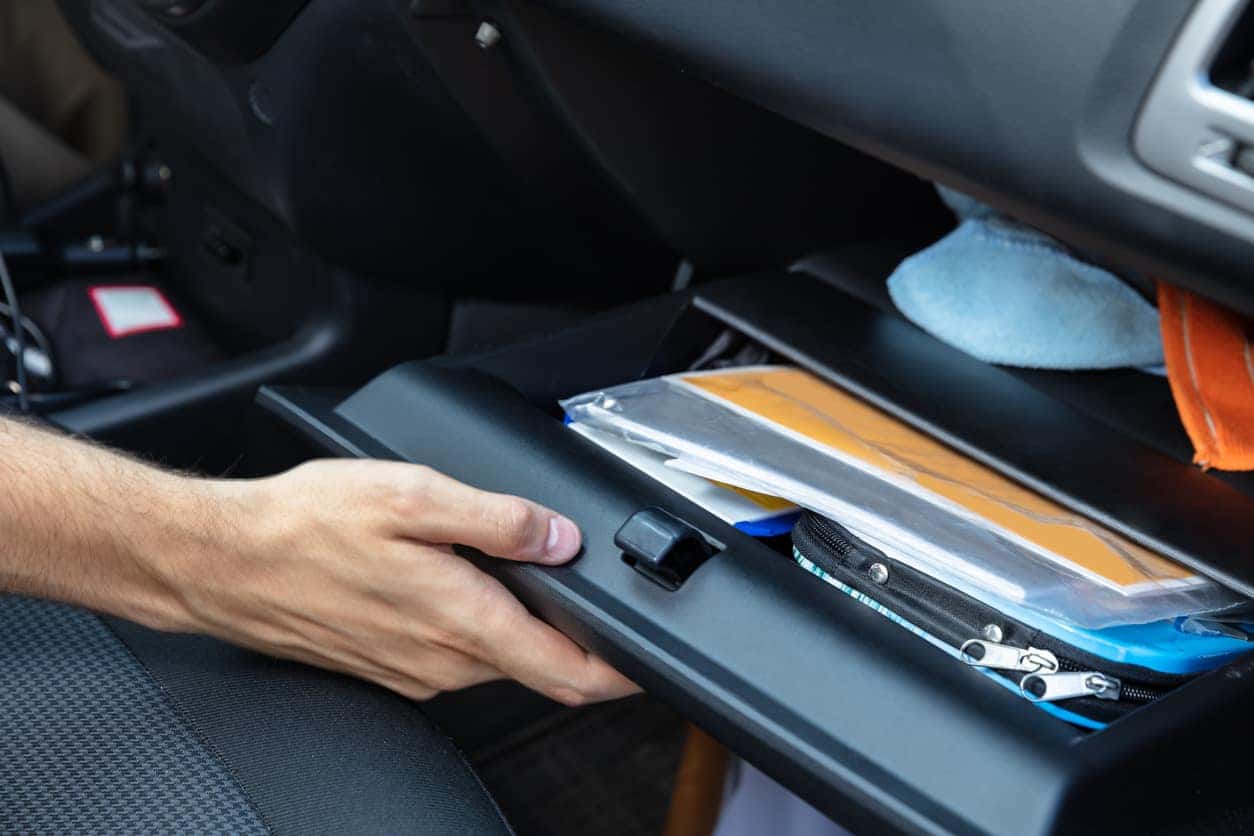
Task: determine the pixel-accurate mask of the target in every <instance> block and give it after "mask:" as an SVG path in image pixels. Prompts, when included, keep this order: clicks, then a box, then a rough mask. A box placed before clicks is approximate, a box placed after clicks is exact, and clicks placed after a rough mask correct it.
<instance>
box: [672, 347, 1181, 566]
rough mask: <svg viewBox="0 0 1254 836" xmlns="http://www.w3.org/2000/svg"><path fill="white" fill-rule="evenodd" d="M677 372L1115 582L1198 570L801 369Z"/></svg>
mask: <svg viewBox="0 0 1254 836" xmlns="http://www.w3.org/2000/svg"><path fill="white" fill-rule="evenodd" d="M681 380H682V381H683V382H684V383H686V384H688V385H689V386H692V387H695V388H696V389H698V390H699V391H701V392H703V393H705V394H706V395H707V396H713V397H715V398H716V399H721V400H723V401H726V402H727V403H729V404H732V405H734V406H735V407H738V408H739V410H740V411H742V412H747V413H750V414H752V415H754V416H757V417H759V418H761V419H762V420H764V421H768V422H771V423H773V424H776V425H778V426H780V427H783V428H785V429H786V430H788V431H791V432H792V433H794V434H796V435H799V436H801V437H803V438H804V439H808V440H809V441H811V442H814V443H817V444H819V445H822V446H825V447H829V448H832V449H833V450H837V451H839V452H840V453H843V454H845V455H846V456H849V457H852V458H855V459H858V460H860V461H862V462H865V463H867V464H869V465H873V466H875V467H876V468H879V469H881V470H884V471H887V472H889V473H892V474H896V475H897V476H898V477H900V478H902V479H907V480H910V481H912V482H914V483H915V484H916V485H918V486H919V487H921V488H923V489H925V490H926V491H927V492H929V493H931V494H933V495H934V496H936V497H940V498H942V499H943V500H948V501H949V502H952V503H955V504H957V505H959V506H961V507H962V508H965V509H967V510H968V511H971V512H973V513H975V514H977V515H978V516H980V517H982V518H984V519H986V520H988V521H989V522H990V523H992V524H993V525H994V526H995V527H997V528H1000V529H1002V530H1004V531H1006V532H1010V533H1011V534H1014V535H1017V536H1018V537H1020V538H1022V539H1024V540H1027V541H1029V542H1030V543H1032V544H1035V545H1036V546H1038V547H1040V548H1041V549H1044V550H1046V551H1049V552H1051V553H1053V554H1054V555H1056V556H1057V557H1058V558H1061V559H1062V560H1064V561H1070V562H1072V563H1074V564H1075V565H1076V566H1077V567H1080V568H1082V569H1083V570H1086V571H1087V572H1088V573H1090V574H1094V575H1097V576H1099V577H1101V578H1104V579H1106V580H1107V581H1109V582H1110V583H1112V584H1113V585H1115V586H1118V587H1122V588H1131V587H1133V586H1136V585H1139V584H1144V583H1146V582H1147V581H1151V582H1161V581H1170V580H1183V579H1187V578H1192V577H1195V576H1194V575H1193V573H1191V572H1190V571H1188V570H1187V569H1185V568H1184V567H1182V566H1179V565H1178V564H1175V563H1173V562H1171V561H1169V560H1167V559H1165V558H1163V557H1161V556H1159V555H1157V554H1155V553H1154V552H1151V551H1149V550H1148V549H1145V548H1144V547H1142V546H1139V545H1137V544H1136V543H1133V542H1132V541H1130V540H1128V539H1127V538H1125V537H1123V536H1121V535H1119V534H1116V533H1115V532H1113V531H1110V530H1109V529H1107V528H1104V527H1103V526H1101V525H1098V524H1097V523H1094V522H1093V521H1091V520H1089V519H1086V518H1084V517H1081V516H1079V515H1077V514H1074V513H1072V512H1070V511H1068V510H1067V509H1066V508H1064V507H1062V506H1061V505H1059V504H1058V503H1056V502H1053V501H1051V500H1049V499H1047V498H1045V497H1043V496H1041V495H1040V494H1038V493H1036V492H1035V491H1032V490H1030V489H1028V488H1025V487H1023V486H1022V485H1020V484H1018V483H1017V482H1014V481H1012V480H1011V479H1009V478H1007V477H1005V476H1002V475H1001V474H1000V473H998V472H996V471H995V470H992V469H991V468H989V467H986V466H984V465H982V464H980V463H979V462H976V461H974V460H972V459H970V458H968V457H967V456H964V455H963V454H961V453H959V452H957V451H955V450H953V449H951V448H949V447H947V446H946V445H945V444H943V443H941V442H940V441H937V440H936V439H934V438H932V437H931V436H928V435H926V434H924V433H922V432H919V431H918V430H916V429H914V428H912V427H910V426H909V425H907V424H906V423H904V422H903V421H900V420H898V419H897V418H894V417H892V416H891V415H888V414H886V413H884V412H883V411H881V410H880V409H878V408H876V407H874V406H872V405H871V404H868V403H866V402H865V401H863V400H861V399H859V398H857V397H855V396H853V395H851V394H849V393H847V392H845V391H843V390H841V389H839V388H837V387H835V386H833V385H831V384H829V383H827V382H825V381H823V380H820V379H819V378H817V377H815V376H814V375H812V374H810V373H809V372H806V371H804V370H802V369H795V368H760V369H741V370H735V371H727V372H718V373H703V374H694V375H686V376H681Z"/></svg>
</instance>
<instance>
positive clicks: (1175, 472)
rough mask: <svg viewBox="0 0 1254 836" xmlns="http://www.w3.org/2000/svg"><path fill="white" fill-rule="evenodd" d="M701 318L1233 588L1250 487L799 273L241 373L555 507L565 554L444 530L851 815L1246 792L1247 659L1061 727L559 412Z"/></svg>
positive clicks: (981, 818)
mask: <svg viewBox="0 0 1254 836" xmlns="http://www.w3.org/2000/svg"><path fill="white" fill-rule="evenodd" d="M716 342H717V343H719V344H721V345H723V346H724V347H728V346H730V347H732V348H733V349H734V348H735V347H736V346H738V345H748V346H751V347H753V348H754V350H755V351H756V352H757V353H758V354H759V355H765V356H766V357H767V358H768V359H771V360H778V361H782V362H789V363H793V364H796V365H798V366H801V367H804V368H806V369H809V370H810V371H812V372H814V373H815V374H817V375H819V376H820V377H823V378H825V379H827V380H829V381H831V382H833V383H836V384H838V385H839V386H841V387H843V388H845V389H846V390H848V391H851V392H853V393H855V394H857V395H858V396H860V397H862V398H864V399H866V400H867V401H869V402H871V403H872V404H874V405H876V406H878V407H879V408H881V409H883V410H885V411H887V412H889V413H890V414H892V415H894V416H896V417H898V418H900V419H902V420H904V421H906V422H908V423H909V424H911V425H913V426H915V427H917V428H921V429H923V430H925V431H927V432H929V433H931V434H933V435H934V436H936V437H938V438H939V439H941V440H942V441H944V442H945V443H947V444H949V445H950V446H952V447H954V448H956V449H957V450H959V451H960V452H962V453H965V454H966V455H968V456H971V457H973V458H975V459H976V460H978V461H980V462H981V463H983V464H985V465H988V466H990V467H992V468H994V469H996V470H998V471H1000V472H1002V473H1005V474H1007V475H1010V476H1012V477H1013V478H1015V479H1017V480H1018V481H1020V482H1022V483H1023V484H1025V485H1027V486H1029V487H1031V488H1033V489H1034V490H1036V491H1038V492H1040V493H1042V494H1044V495H1046V496H1048V497H1050V498H1051V499H1054V500H1055V501H1057V502H1060V503H1062V504H1063V505H1065V506H1067V507H1069V508H1071V509H1073V510H1076V511H1079V512H1081V513H1083V514H1085V515H1087V516H1089V517H1091V518H1093V519H1095V520H1098V521H1099V522H1101V523H1103V524H1104V525H1107V526H1109V527H1111V528H1113V529H1115V530H1116V531H1119V532H1120V533H1122V534H1123V535H1125V536H1127V537H1129V538H1131V539H1133V540H1135V541H1137V542H1139V543H1141V544H1143V545H1145V546H1147V547H1149V548H1152V549H1154V550H1156V551H1158V552H1160V553H1162V554H1164V555H1167V556H1169V557H1171V558H1172V559H1174V560H1176V561H1178V562H1180V563H1183V564H1185V565H1187V566H1190V567H1192V568H1194V569H1196V570H1198V571H1199V572H1201V573H1203V574H1206V575H1208V576H1210V577H1212V578H1214V579H1216V580H1219V581H1221V582H1222V583H1224V584H1226V585H1228V586H1229V587H1231V588H1233V589H1235V590H1238V591H1240V592H1243V593H1245V594H1251V593H1252V592H1254V560H1251V559H1250V558H1251V557H1254V555H1251V554H1250V551H1251V548H1250V545H1249V544H1250V543H1254V513H1251V512H1252V511H1254V498H1252V497H1251V496H1250V495H1249V494H1247V493H1246V492H1245V491H1244V490H1243V489H1242V486H1241V485H1239V484H1233V483H1229V482H1226V481H1223V480H1221V479H1217V478H1215V477H1213V476H1210V475H1208V474H1204V473H1201V472H1199V471H1197V470H1196V469H1195V468H1193V467H1191V466H1190V465H1189V464H1188V463H1187V461H1181V460H1178V459H1175V458H1173V457H1171V456H1169V455H1167V454H1165V453H1163V452H1161V451H1160V450H1158V449H1155V448H1154V447H1152V446H1151V445H1148V444H1145V443H1143V442H1142V441H1139V440H1136V439H1135V438H1133V437H1131V436H1130V435H1128V434H1127V433H1125V432H1123V431H1121V430H1120V429H1118V428H1117V426H1116V423H1117V422H1112V421H1107V420H1100V419H1099V418H1097V417H1094V415H1093V414H1090V413H1088V412H1086V411H1085V410H1084V409H1080V408H1077V407H1076V406H1075V405H1074V404H1073V403H1068V402H1067V401H1065V400H1063V399H1061V398H1059V397H1056V396H1055V395H1054V394H1051V393H1050V392H1049V391H1047V390H1046V389H1045V388H1044V387H1043V386H1039V385H1034V383H1033V382H1032V381H1031V380H1030V378H1029V377H1025V376H1022V375H1019V374H1016V373H1014V372H1011V371H1009V370H1006V369H1001V368H997V367H992V366H988V365H985V364H983V363H981V362H979V361H977V360H974V359H972V358H969V357H967V356H966V355H963V354H961V353H959V352H958V351H956V350H954V349H951V348H949V347H947V346H945V345H943V344H941V343H939V342H937V341H936V340H934V339H933V338H931V337H929V336H927V335H926V334H924V333H922V332H920V331H919V330H917V329H916V328H914V327H913V326H911V325H909V324H908V323H906V322H904V321H903V320H901V319H899V318H897V317H896V316H894V315H892V314H889V313H886V312H884V311H881V310H878V309H877V308H876V307H875V306H874V305H871V304H868V303H866V302H864V301H860V300H859V299H857V298H855V297H854V296H851V295H849V294H848V293H846V292H844V291H842V290H841V289H840V288H838V287H836V286H834V285H833V283H832V282H831V281H824V280H820V279H819V278H817V277H815V276H812V275H807V274H803V273H791V274H783V273H781V274H778V275H759V276H751V277H746V278H743V279H735V280H730V281H726V282H721V283H716V284H711V285H707V286H703V287H699V288H697V289H695V290H693V291H690V292H686V293H680V294H674V295H671V296H667V297H662V298H659V299H655V300H651V301H647V302H644V303H640V304H637V305H634V306H632V307H630V308H626V309H623V310H621V311H618V312H616V313H611V314H608V315H606V316H602V317H599V318H595V319H591V320H589V321H588V322H586V323H585V324H583V325H581V326H579V327H577V328H574V329H571V330H569V331H564V332H559V333H555V334H551V335H548V336H546V337H544V338H541V339H537V340H533V341H530V342H527V343H524V344H521V345H518V346H514V347H511V348H508V349H504V350H499V351H494V352H491V353H487V354H482V355H478V356H473V357H452V358H449V357H446V358H439V359H436V360H430V361H425V362H415V363H409V364H405V365H402V366H398V367H396V368H393V369H392V370H390V371H388V372H386V373H385V374H383V375H381V376H379V377H378V378H376V379H375V380H374V381H372V382H371V383H370V384H368V385H367V386H365V387H363V388H362V389H360V390H358V391H356V392H354V393H351V394H348V395H344V394H343V393H335V392H329V391H322V390H311V389H282V388H278V389H264V390H263V391H262V393H261V395H260V404H261V406H262V407H263V409H264V410H265V411H266V412H267V413H268V415H269V416H270V417H271V418H272V419H273V420H274V421H276V422H277V423H278V425H280V426H281V427H284V428H286V429H287V430H288V431H291V432H292V433H293V434H294V435H295V436H297V437H299V438H300V439H302V443H303V445H304V446H305V448H306V451H307V453H309V454H321V455H326V454H332V455H340V456H371V457H381V458H393V459H401V460H407V461H413V462H419V463H422V464H425V465H428V466H431V467H433V468H436V469H438V470H441V471H443V472H446V473H448V474H449V475H451V476H453V477H455V478H458V479H461V480H463V481H466V482H468V483H470V484H473V485H475V486H477V487H480V488H484V489H488V490H494V491H504V492H509V493H516V494H520V495H523V496H527V497H529V498H531V499H534V500H535V501H537V502H540V503H543V504H546V505H548V506H550V507H552V508H554V509H555V510H558V511H560V512H562V513H564V514H567V515H569V516H570V517H571V518H573V519H574V520H576V521H577V522H578V523H579V525H580V526H581V528H582V530H583V533H584V542H585V547H584V551H583V553H582V554H581V556H580V557H578V558H577V559H576V560H575V561H574V562H573V563H572V564H570V565H569V566H565V567H561V568H556V569H552V568H539V567H534V566H527V565H518V564H514V563H508V562H503V561H502V562H498V561H492V560H490V559H487V558H484V557H483V556H481V555H477V554H473V553H467V557H468V559H470V560H473V561H475V562H476V563H477V564H478V565H480V566H481V567H482V568H484V569H485V570H486V571H489V572H490V573H492V574H493V575H495V576H497V577H498V578H500V579H501V580H502V581H503V582H504V583H505V584H506V585H507V586H509V587H510V588H511V589H512V590H513V591H514V592H515V593H516V594H517V595H518V596H519V597H520V598H521V599H522V600H523V601H524V602H525V603H527V604H528V606H530V607H531V608H533V609H534V610H535V611H536V612H537V613H539V614H540V615H541V616H542V617H544V618H545V619H546V620H548V621H550V622H552V623H553V624H555V625H556V626H558V627H559V628H560V629H562V630H564V631H565V632H567V633H569V634H570V635H572V636H574V637H575V638H577V639H578V640H579V641H580V642H581V643H582V644H584V645H585V646H586V647H588V648H589V649H590V650H592V651H594V652H596V653H598V654H601V655H602V656H604V657H606V658H607V659H608V660H609V661H610V662H611V663H613V664H615V665H616V666H618V667H620V668H621V669H622V670H623V671H624V673H626V674H627V675H628V676H630V677H632V678H633V679H634V680H636V681H637V682H639V683H640V684H641V685H642V686H643V687H644V688H645V689H646V690H648V691H650V692H651V693H653V694H655V695H657V696H659V697H660V698H662V699H665V700H667V701H668V702H671V703H672V704H674V705H675V706H676V707H678V708H679V709H680V710H681V711H682V712H684V713H685V714H686V716H688V717H689V718H690V719H691V720H693V721H694V722H695V723H697V724H698V725H700V726H702V727H703V728H705V729H706V730H707V731H709V732H710V733H712V734H713V735H715V736H716V737H718V738H719V739H720V740H721V741H723V742H724V743H726V744H727V745H728V746H729V747H731V748H732V749H733V750H735V751H736V752H738V753H740V754H741V755H743V756H744V757H746V758H747V759H749V760H751V761H752V762H753V763H754V764H755V765H757V766H759V767H760V768H762V769H763V770H764V771H766V772H768V773H769V774H771V775H772V776H773V777H775V778H777V779H778V780H780V781H781V782H782V783H784V784H785V785H786V786H788V787H789V788H790V789H792V790H793V791H795V792H797V793H798V794H800V795H801V796H803V797H804V798H806V799H807V800H808V801H810V802H811V803H813V804H815V805H816V806H817V807H819V808H820V809H822V810H823V811H825V812H826V813H828V814H829V815H831V816H832V817H833V818H834V819H835V820H837V821H838V822H840V823H841V824H843V825H845V826H847V827H850V828H851V829H854V830H855V831H857V830H860V829H862V830H868V831H869V830H875V831H876V832H881V831H884V830H894V831H907V832H954V833H971V832H987V833H1050V832H1065V831H1077V830H1083V831H1095V830H1102V829H1107V830H1112V829H1113V830H1114V831H1116V832H1143V831H1147V830H1154V831H1158V830H1161V829H1163V828H1171V827H1173V826H1176V825H1183V824H1185V823H1188V824H1191V825H1193V826H1198V825H1199V823H1201V824H1203V825H1204V824H1205V823H1208V822H1231V821H1234V820H1237V819H1242V820H1243V819H1245V818H1249V817H1251V816H1254V804H1251V803H1250V802H1249V800H1248V785H1247V781H1246V780H1245V778H1244V776H1243V775H1241V774H1239V772H1238V771H1237V770H1233V769H1231V768H1230V767H1228V766H1227V764H1226V762H1225V759H1223V758H1217V757H1215V753H1216V752H1223V751H1226V747H1229V746H1231V745H1233V742H1234V741H1241V740H1245V739H1248V738H1249V736H1250V735H1251V734H1254V710H1251V709H1252V708H1254V660H1250V659H1249V658H1248V657H1243V658H1242V659H1239V660H1237V661H1235V662H1233V663H1230V664H1228V665H1226V666H1225V667H1223V668H1221V669H1219V670H1217V671H1214V672H1212V673H1209V674H1206V675H1203V676H1201V677H1199V678H1197V679H1195V680H1193V681H1191V682H1189V683H1188V684H1186V685H1184V686H1182V687H1180V688H1178V689H1176V690H1174V691H1172V692H1171V693H1169V694H1167V695H1166V696H1164V697H1163V698H1162V699H1160V700H1158V701H1156V702H1154V703H1152V704H1149V705H1147V706H1145V707H1143V708H1139V709H1137V710H1135V711H1133V712H1132V713H1130V714H1128V715H1127V716H1125V717H1122V718H1121V719H1119V720H1117V721H1116V722H1114V723H1112V724H1111V725H1109V726H1107V727H1106V728H1105V729H1103V730H1101V731H1096V732H1092V733H1085V732H1082V731H1080V730H1079V729H1076V728H1074V727H1073V726H1071V725H1068V724H1067V723H1065V722H1063V721H1061V720H1059V719H1056V718H1055V717H1053V716H1050V715H1048V714H1045V713H1044V712H1042V711H1040V710H1039V709H1037V708H1036V707H1035V706H1033V705H1031V704H1030V703H1028V702H1026V701H1024V700H1022V699H1020V698H1019V697H1018V696H1017V695H1014V694H1011V693H1009V692H1008V691H1007V690H1006V689H1004V688H1002V687H1000V686H998V685H997V684H996V683H994V682H991V681H989V679H988V678H987V677H985V676H982V675H980V674H979V673H978V672H976V671H974V670H972V669H969V668H967V667H965V666H963V665H958V664H954V660H953V659H951V658H950V657H948V656H946V655H945V654H943V653H941V652H939V651H936V650H934V649H933V648H931V647H929V646H927V645H925V644H923V643H921V642H919V641H918V640H917V639H916V638H915V637H914V636H913V635H910V634H909V633H907V632H906V631H903V630H901V629H899V628H898V627H897V626H896V625H894V624H892V623H890V622H889V621H887V620H885V619H883V618H881V617H880V616H879V615H878V614H877V613H875V612H872V611H871V610H870V609H869V608H868V607H864V606H860V605H857V604H852V603H851V602H849V601H845V600H840V599H839V598H837V597H834V596H833V595H831V594H830V592H831V590H830V589H829V588H828V587H826V586H825V585H824V584H822V583H817V582H815V579H814V578H813V577H812V576H811V575H809V574H807V573H806V572H804V571H802V570H800V569H799V568H798V567H796V566H795V565H794V564H793V561H792V560H791V559H790V558H789V557H787V556H785V555H781V554H780V552H779V551H778V550H776V549H775V548H772V546H771V545H770V544H768V543H765V542H763V541H760V540H755V539H753V538H751V537H749V536H748V535H746V534H744V533H743V532H741V531H739V530H737V529H736V528H734V527H733V526H731V525H729V524H727V523H725V522H723V521H722V520H720V519H719V518H717V517H715V516H713V515H712V514H710V513H708V512H707V511H705V510H703V509H702V508H700V507H698V506H697V505H694V504H693V503H691V502H689V501H688V500H686V499H684V498H683V497H681V496H679V495H678V494H677V493H675V492H673V491H671V490H669V489H668V488H666V487H664V486H663V485H661V484H660V483H658V482H656V481H654V480H653V479H651V478H649V477H648V476H646V475H645V474H643V473H642V472H640V471H637V470H635V469H633V468H632V467H630V466H628V465H626V464H624V463H623V462H622V461H621V460H620V459H618V458H616V457H614V456H613V455H611V454H609V453H608V452H606V451H605V450H603V449H602V448H601V447H599V446H597V445H595V444H593V443H592V442H590V441H588V440H587V439H585V438H583V437H581V436H580V435H579V434H577V433H576V432H573V431H571V430H570V429H569V428H567V427H565V426H563V423H562V420H561V419H562V415H561V411H560V409H559V408H558V406H557V403H558V400H559V399H562V398H568V397H570V396H572V395H576V394H579V393H581V392H585V391H588V390H591V389H596V388H604V387H607V386H611V385H614V384H618V383H623V382H626V381H631V380H636V379H641V378H644V377H651V376H656V375H660V374H667V373H673V372H678V371H685V370H689V369H692V368H696V367H700V365H701V364H702V363H704V362H707V361H708V359H709V357H708V349H709V348H710V346H711V345H712V344H715V343H716ZM642 512H643V513H646V514H649V515H653V516H652V517H650V518H651V519H655V520H664V521H667V522H668V525H669V526H670V527H669V528H667V529H666V530H667V531H669V532H670V536H671V540H674V541H685V542H686V544H687V545H686V548H692V547H694V545H697V546H699V547H700V548H699V551H701V552H702V557H703V558H704V559H701V560H695V561H692V562H691V565H687V564H686V565H685V567H684V579H683V580H682V583H678V584H677V583H659V582H657V579H656V578H653V577H649V576H647V573H642V572H639V571H633V569H632V568H631V566H629V565H627V563H630V562H631V561H630V559H629V560H628V561H627V563H625V562H624V553H625V549H626V551H627V552H630V551H631V548H626V547H625V545H624V542H623V540H622V538H621V537H620V538H619V541H618V542H616V535H618V534H620V532H622V531H623V530H625V528H624V527H625V526H628V524H629V521H632V520H633V519H634V520H636V521H637V522H639V520H640V519H641V518H640V517H639V516H638V515H640V514H641V513H642ZM629 528H630V526H629ZM663 533H665V532H663ZM645 539H649V538H645ZM668 542H670V541H668ZM715 544H716V547H715ZM626 545H627V546H632V544H631V543H627V544H626ZM707 545H708V546H710V551H711V552H713V554H711V555H710V556H708V557H704V555H705V553H706V552H705V547H706V546H707ZM633 547H634V546H633ZM627 556H628V558H631V557H632V555H630V554H628V555H627ZM690 556H691V555H690ZM635 557H636V559H637V562H638V559H639V555H635ZM841 597H843V596H841Z"/></svg>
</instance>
